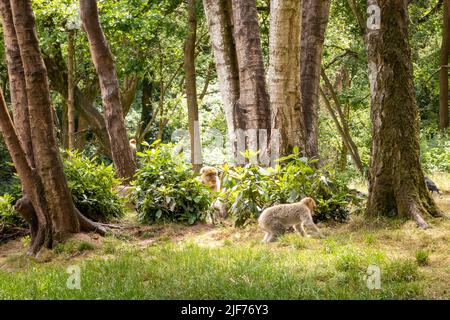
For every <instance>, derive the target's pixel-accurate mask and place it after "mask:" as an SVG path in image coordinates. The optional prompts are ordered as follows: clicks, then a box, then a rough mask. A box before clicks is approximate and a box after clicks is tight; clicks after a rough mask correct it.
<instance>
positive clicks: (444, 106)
mask: <svg viewBox="0 0 450 320" xmlns="http://www.w3.org/2000/svg"><path fill="white" fill-rule="evenodd" d="M440 55H441V59H440V62H441V63H440V64H441V67H440V71H439V128H441V129H442V130H444V129H445V128H448V95H449V91H448V69H449V68H450V66H449V64H450V62H449V57H450V0H444V10H443V28H442V45H441V53H440Z"/></svg>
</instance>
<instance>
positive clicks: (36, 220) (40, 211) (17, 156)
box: [0, 0, 52, 255]
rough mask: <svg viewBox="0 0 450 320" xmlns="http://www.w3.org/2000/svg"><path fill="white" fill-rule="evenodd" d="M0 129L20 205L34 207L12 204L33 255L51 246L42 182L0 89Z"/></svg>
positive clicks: (48, 217) (50, 233)
mask: <svg viewBox="0 0 450 320" xmlns="http://www.w3.org/2000/svg"><path fill="white" fill-rule="evenodd" d="M2 2H3V3H4V2H6V1H2ZM7 2H9V0H8V1H7ZM0 131H1V132H2V134H3V138H4V141H5V143H6V146H7V148H8V151H9V154H10V155H11V158H12V160H13V162H14V166H15V168H16V171H17V173H18V175H19V178H20V181H21V183H22V189H23V193H24V195H25V198H24V200H22V201H23V203H24V204H25V202H30V201H31V202H32V203H33V204H32V205H31V206H32V207H34V209H33V210H27V209H28V208H29V207H30V204H27V206H26V207H25V206H24V207H23V208H22V206H21V205H20V202H19V204H18V205H16V210H17V211H18V212H19V213H20V214H21V215H22V216H23V217H24V219H25V220H26V221H27V222H28V223H29V224H30V228H31V243H30V247H29V249H28V251H29V253H30V254H32V255H35V254H36V253H37V252H38V251H39V250H40V248H41V247H42V246H45V247H47V248H49V247H51V245H52V219H51V217H50V212H49V211H48V207H47V202H46V200H45V197H44V193H45V191H44V188H43V186H42V182H41V180H40V178H39V176H38V174H37V172H36V170H34V169H32V167H31V166H30V164H29V162H28V159H27V156H26V154H25V151H24V150H23V149H22V146H21V143H20V140H19V137H18V135H17V134H16V131H15V129H14V125H13V122H12V120H11V118H10V116H9V113H8V110H7V108H6V103H5V100H4V98H3V92H2V91H0Z"/></svg>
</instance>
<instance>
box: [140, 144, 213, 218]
mask: <svg viewBox="0 0 450 320" xmlns="http://www.w3.org/2000/svg"><path fill="white" fill-rule="evenodd" d="M147 146H148V145H147ZM148 147H150V148H148V149H146V150H145V151H144V152H138V153H137V155H138V156H139V157H140V168H139V169H138V171H137V173H136V181H135V185H136V194H135V197H136V203H137V211H138V218H139V220H140V221H141V222H143V223H153V222H155V221H159V220H163V221H176V222H187V223H189V224H193V223H194V222H196V221H198V220H204V219H205V217H206V214H207V211H208V210H209V208H210V206H211V192H210V190H209V189H208V188H207V187H206V186H204V185H203V184H202V183H201V182H200V181H199V180H198V179H196V177H195V175H194V173H193V172H192V169H191V168H190V166H189V165H188V164H186V162H185V161H184V160H183V156H182V154H175V152H174V148H173V145H171V144H168V145H164V144H159V141H157V142H155V143H153V144H152V145H151V146H148Z"/></svg>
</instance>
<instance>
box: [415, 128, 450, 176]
mask: <svg viewBox="0 0 450 320" xmlns="http://www.w3.org/2000/svg"><path fill="white" fill-rule="evenodd" d="M420 140H421V141H420V150H421V153H420V158H421V159H420V160H421V163H422V166H423V168H424V169H425V170H426V171H428V172H439V171H440V172H450V131H447V133H441V132H439V131H438V129H434V128H424V129H422V130H421V139H420Z"/></svg>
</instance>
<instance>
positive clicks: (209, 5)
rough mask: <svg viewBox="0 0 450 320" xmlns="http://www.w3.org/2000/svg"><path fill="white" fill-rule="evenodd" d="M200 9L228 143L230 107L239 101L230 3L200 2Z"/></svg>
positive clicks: (231, 128) (217, 0)
mask: <svg viewBox="0 0 450 320" xmlns="http://www.w3.org/2000/svg"><path fill="white" fill-rule="evenodd" d="M203 8H204V10H205V15H206V19H207V21H208V30H209V36H210V39H211V44H212V49H213V52H214V61H215V64H216V72H217V78H218V80H219V87H220V92H221V94H222V101H223V108H224V111H225V118H226V121H227V128H228V136H229V137H230V141H234V130H235V127H234V118H235V116H234V106H235V104H236V103H237V101H238V99H239V71H238V66H237V56H236V47H235V44H234V41H233V24H232V12H231V0H203ZM231 151H232V154H233V155H234V156H236V145H235V143H232V150H231Z"/></svg>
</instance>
